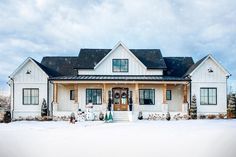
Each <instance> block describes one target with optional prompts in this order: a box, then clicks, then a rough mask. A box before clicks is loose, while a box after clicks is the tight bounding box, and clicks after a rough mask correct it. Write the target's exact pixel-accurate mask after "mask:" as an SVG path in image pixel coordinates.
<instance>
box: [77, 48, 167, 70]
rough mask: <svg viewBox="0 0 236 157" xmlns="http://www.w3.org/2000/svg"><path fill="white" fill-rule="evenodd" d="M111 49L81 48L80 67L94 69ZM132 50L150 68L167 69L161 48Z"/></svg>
mask: <svg viewBox="0 0 236 157" xmlns="http://www.w3.org/2000/svg"><path fill="white" fill-rule="evenodd" d="M110 51H111V49H81V50H80V53H79V61H78V66H77V68H78V69H93V68H94V67H95V66H96V64H98V63H99V62H100V61H101V60H102V59H103V58H104V57H105V56H106V55H107V54H108V53H109V52H110ZM130 51H131V52H132V53H133V54H134V55H135V56H136V57H137V58H138V59H139V60H140V61H141V62H142V63H143V64H144V65H145V66H146V67H147V68H148V69H165V68H166V65H165V62H164V59H163V57H162V54H161V51H160V50H159V49H130Z"/></svg>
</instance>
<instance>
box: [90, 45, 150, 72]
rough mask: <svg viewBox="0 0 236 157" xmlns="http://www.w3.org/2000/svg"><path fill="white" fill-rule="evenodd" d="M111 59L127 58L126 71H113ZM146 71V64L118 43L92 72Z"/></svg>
mask: <svg viewBox="0 0 236 157" xmlns="http://www.w3.org/2000/svg"><path fill="white" fill-rule="evenodd" d="M113 59H128V69H129V70H128V72H113V70H112V60H113ZM146 71H147V68H146V66H144V65H143V64H142V63H140V61H139V60H137V58H135V57H134V56H133V54H132V53H129V52H127V50H126V49H125V48H124V47H123V46H122V45H119V46H118V47H117V48H116V49H115V50H114V51H113V52H112V53H110V55H109V56H107V57H106V58H105V59H104V60H103V61H102V62H100V64H99V65H98V66H97V67H96V68H95V69H94V74H98V75H99V74H107V75H109V74H112V75H138V74H145V73H146Z"/></svg>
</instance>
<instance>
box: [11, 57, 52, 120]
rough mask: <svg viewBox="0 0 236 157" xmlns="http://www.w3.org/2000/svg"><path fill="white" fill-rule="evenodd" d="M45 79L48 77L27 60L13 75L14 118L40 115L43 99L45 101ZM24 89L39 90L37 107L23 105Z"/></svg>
mask: <svg viewBox="0 0 236 157" xmlns="http://www.w3.org/2000/svg"><path fill="white" fill-rule="evenodd" d="M27 71H30V74H26V72H27ZM47 77H48V76H47V75H46V74H45V73H44V72H43V71H42V70H41V69H40V68H39V67H38V66H37V65H36V64H35V63H33V62H32V61H31V60H28V62H27V63H26V64H25V65H24V66H23V67H22V68H21V69H20V70H19V71H18V72H17V73H16V74H15V75H14V77H13V79H14V88H15V89H14V91H15V93H14V113H13V116H14V118H17V117H19V116H22V117H26V116H37V115H40V114H41V105H42V102H43V99H45V100H46V101H47ZM11 88H12V83H11ZM24 88H38V89H39V104H38V105H23V89H24ZM11 91H13V90H11ZM12 95H13V93H12ZM11 109H13V107H11Z"/></svg>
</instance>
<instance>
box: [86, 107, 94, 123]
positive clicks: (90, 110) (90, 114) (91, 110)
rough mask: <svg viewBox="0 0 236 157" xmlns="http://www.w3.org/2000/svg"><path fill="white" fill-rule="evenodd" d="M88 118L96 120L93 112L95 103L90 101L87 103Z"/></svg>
mask: <svg viewBox="0 0 236 157" xmlns="http://www.w3.org/2000/svg"><path fill="white" fill-rule="evenodd" d="M86 120H88V121H93V120H94V112H93V104H92V103H89V104H88V105H86Z"/></svg>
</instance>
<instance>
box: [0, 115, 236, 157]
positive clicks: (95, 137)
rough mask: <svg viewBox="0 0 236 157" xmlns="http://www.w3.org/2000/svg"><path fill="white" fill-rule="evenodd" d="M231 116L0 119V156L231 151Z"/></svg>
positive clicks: (180, 156)
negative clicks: (131, 119)
mask: <svg viewBox="0 0 236 157" xmlns="http://www.w3.org/2000/svg"><path fill="white" fill-rule="evenodd" d="M235 146H236V120H185V121H184V120H183V121H137V122H131V123H118V122H116V123H104V122H99V121H98V122H77V123H76V124H74V125H73V124H69V123H68V122H62V121H57V122H36V121H21V122H13V123H9V124H3V123H1V124H0V157H43V156H44V157H54V156H56V157H62V156H67V157H73V156H76V157H87V156H90V157H122V156H123V157H124V156H134V157H139V156H145V157H164V156H169V157H222V156H225V157H235V156H236V149H235Z"/></svg>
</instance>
